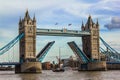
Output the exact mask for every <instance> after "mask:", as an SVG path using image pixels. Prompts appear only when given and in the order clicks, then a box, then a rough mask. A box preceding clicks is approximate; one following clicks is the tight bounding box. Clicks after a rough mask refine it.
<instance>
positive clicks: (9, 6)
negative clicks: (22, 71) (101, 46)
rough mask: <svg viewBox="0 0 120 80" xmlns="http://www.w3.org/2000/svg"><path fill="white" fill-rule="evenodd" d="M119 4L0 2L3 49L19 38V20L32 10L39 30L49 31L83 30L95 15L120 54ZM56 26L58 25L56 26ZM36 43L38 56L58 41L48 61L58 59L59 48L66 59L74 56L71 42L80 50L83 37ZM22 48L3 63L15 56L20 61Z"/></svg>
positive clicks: (92, 0)
mask: <svg viewBox="0 0 120 80" xmlns="http://www.w3.org/2000/svg"><path fill="white" fill-rule="evenodd" d="M119 3H120V0H0V48H1V47H3V46H4V45H5V44H7V43H8V42H10V41H11V40H12V39H14V38H15V37H16V36H17V35H18V23H19V19H20V17H22V18H23V17H24V14H25V12H26V10H27V9H28V11H29V14H30V17H31V18H33V16H34V15H35V16H36V20H37V28H47V29H63V28H67V29H69V30H81V24H82V21H83V22H84V24H85V23H86V21H87V18H88V16H89V15H91V16H92V19H93V21H94V22H95V23H96V21H97V19H98V21H99V24H100V36H101V37H102V38H104V40H105V41H106V42H107V43H108V44H109V45H110V46H112V47H113V48H115V49H116V50H117V51H120V5H119ZM56 23H58V24H57V25H55V24H56ZM68 24H72V25H71V26H68ZM36 40H37V41H36V47H37V49H36V50H37V51H36V54H37V53H38V52H39V51H40V50H41V49H42V48H43V47H44V46H45V45H46V44H47V43H48V42H49V41H55V44H54V45H53V46H52V48H51V49H50V51H49V52H48V54H47V56H46V57H45V59H44V61H49V60H56V58H55V56H56V55H58V53H59V48H60V50H61V55H62V58H68V57H69V56H71V55H73V56H74V54H73V52H72V50H71V49H70V48H69V46H68V45H67V42H70V41H75V42H76V43H77V45H79V46H80V47H81V45H82V42H81V38H80V37H79V38H78V37H56V36H37V38H36ZM18 45H19V44H17V45H15V47H14V48H12V49H11V50H10V51H8V52H7V54H4V55H1V56H0V60H1V61H12V60H13V58H12V57H14V58H15V61H18V60H19V59H18V58H19V49H18V48H19V47H18ZM11 54H12V55H13V54H14V56H11ZM5 57H7V58H5ZM2 58H4V59H2ZM8 58H9V59H8Z"/></svg>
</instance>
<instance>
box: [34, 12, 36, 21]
mask: <svg viewBox="0 0 120 80" xmlns="http://www.w3.org/2000/svg"><path fill="white" fill-rule="evenodd" d="M33 22H36V18H35V14H34V17H33Z"/></svg>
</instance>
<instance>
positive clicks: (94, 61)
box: [81, 15, 106, 70]
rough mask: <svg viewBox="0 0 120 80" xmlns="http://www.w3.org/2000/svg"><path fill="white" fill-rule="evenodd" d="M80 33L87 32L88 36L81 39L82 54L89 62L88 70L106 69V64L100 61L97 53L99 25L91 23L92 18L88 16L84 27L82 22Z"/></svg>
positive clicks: (98, 52)
mask: <svg viewBox="0 0 120 80" xmlns="http://www.w3.org/2000/svg"><path fill="white" fill-rule="evenodd" d="M81 29H82V31H89V32H90V36H83V37H82V46H83V52H84V53H85V54H86V55H87V57H88V58H89V59H90V60H91V62H90V63H88V69H90V70H94V69H97V68H101V69H106V62H105V61H101V55H100V51H99V23H98V20H97V22H96V23H94V22H93V20H92V17H91V16H90V15H89V17H88V20H87V23H86V24H85V25H84V24H83V22H82V27H81Z"/></svg>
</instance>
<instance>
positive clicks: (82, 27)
mask: <svg viewBox="0 0 120 80" xmlns="http://www.w3.org/2000/svg"><path fill="white" fill-rule="evenodd" d="M81 29H82V30H84V29H85V27H84V23H83V21H82V26H81Z"/></svg>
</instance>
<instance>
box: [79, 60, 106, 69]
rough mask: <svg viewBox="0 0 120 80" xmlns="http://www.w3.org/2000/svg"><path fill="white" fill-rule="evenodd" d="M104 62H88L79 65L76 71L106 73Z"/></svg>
mask: <svg viewBox="0 0 120 80" xmlns="http://www.w3.org/2000/svg"><path fill="white" fill-rule="evenodd" d="M106 70H107V65H106V61H99V62H89V63H86V64H79V68H78V71H106Z"/></svg>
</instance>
